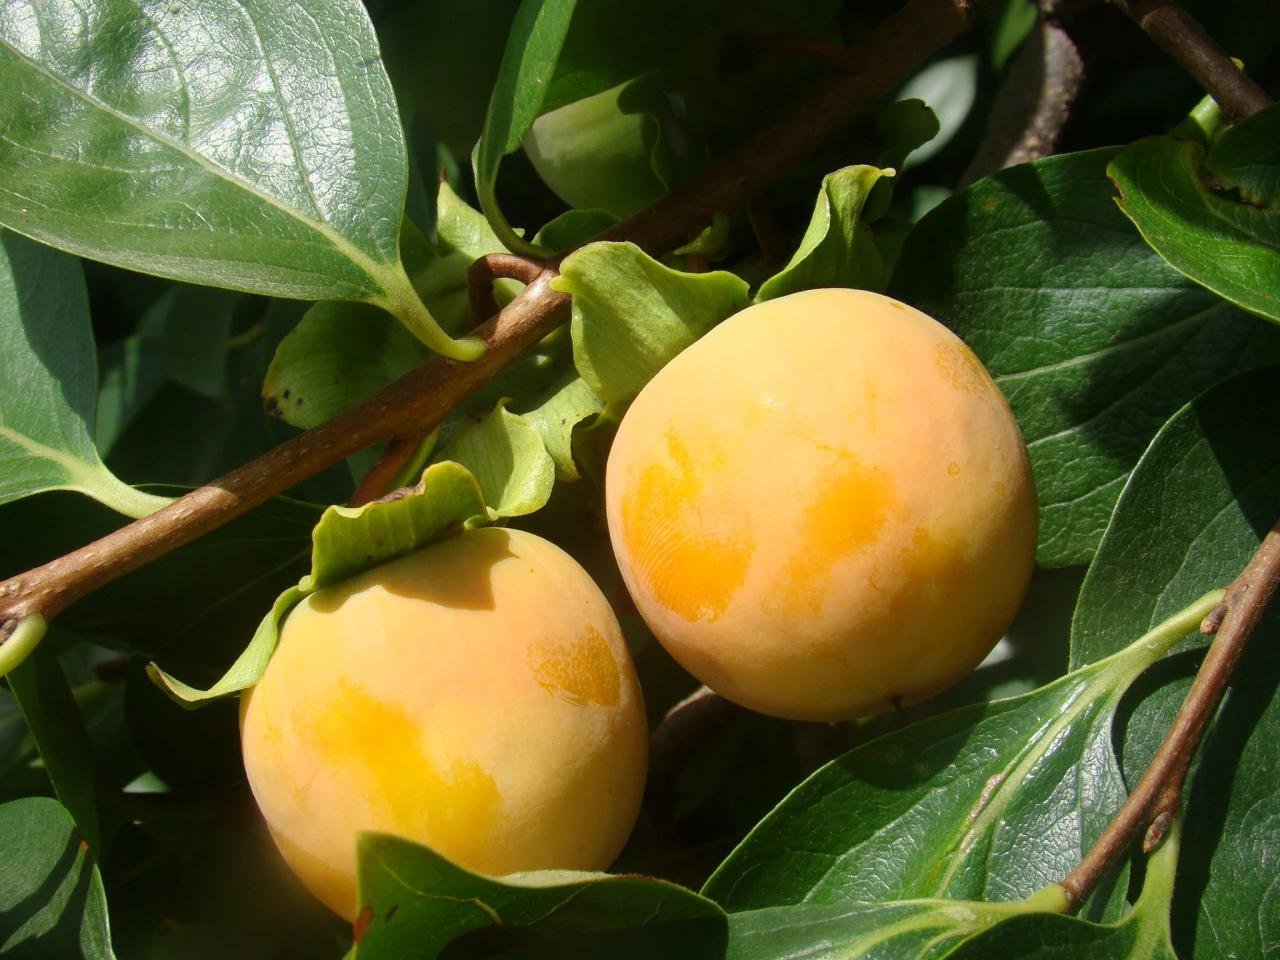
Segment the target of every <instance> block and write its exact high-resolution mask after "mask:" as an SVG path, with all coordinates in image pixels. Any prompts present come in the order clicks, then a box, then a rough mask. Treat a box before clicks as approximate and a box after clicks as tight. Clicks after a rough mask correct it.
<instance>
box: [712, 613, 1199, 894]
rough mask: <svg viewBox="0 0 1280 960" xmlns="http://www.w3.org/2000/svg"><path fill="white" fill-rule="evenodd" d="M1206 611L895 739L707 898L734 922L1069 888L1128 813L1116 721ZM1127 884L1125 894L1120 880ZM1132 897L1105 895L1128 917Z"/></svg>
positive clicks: (821, 786)
mask: <svg viewBox="0 0 1280 960" xmlns="http://www.w3.org/2000/svg"><path fill="white" fill-rule="evenodd" d="M1217 599H1218V596H1217V595H1210V596H1209V597H1208V598H1201V599H1200V600H1198V601H1196V602H1195V603H1193V604H1191V605H1189V606H1188V607H1187V608H1186V609H1185V610H1182V611H1179V612H1178V613H1177V614H1175V615H1174V616H1171V617H1170V618H1169V619H1168V620H1166V621H1164V622H1163V623H1161V624H1159V625H1157V626H1156V627H1155V628H1154V629H1152V630H1151V631H1149V632H1146V633H1144V634H1143V635H1141V636H1139V635H1137V634H1131V635H1130V636H1129V638H1128V639H1129V640H1130V641H1131V645H1130V646H1128V647H1126V648H1125V649H1124V650H1122V651H1120V652H1119V653H1117V654H1115V655H1114V656H1113V657H1111V658H1109V659H1107V660H1103V661H1100V662H1099V663H1096V664H1092V665H1090V666H1087V667H1083V668H1081V669H1079V670H1076V671H1075V672H1073V673H1070V674H1068V675H1067V676H1065V677H1063V678H1062V679H1060V680H1058V681H1055V682H1054V683H1051V684H1049V685H1048V686H1046V687H1042V688H1041V689H1039V690H1037V691H1035V692H1033V693H1029V694H1025V695H1023V696H1021V697H1015V698H1013V699H1010V700H1002V701H997V702H995V703H989V704H979V705H975V706H973V707H968V708H965V709H962V710H958V711H955V712H953V713H947V714H942V715H941V716H938V717H935V718H932V719H929V720H925V721H923V722H920V723H917V724H915V725H913V726H911V727H907V728H905V729H903V730H901V731H899V732H896V733H891V734H888V735H886V736H883V737H881V738H879V739H877V740H873V741H871V742H870V743H868V744H866V745H865V746H862V747H858V748H856V749H854V750H853V751H851V752H849V753H848V754H846V755H845V756H843V757H841V758H839V759H837V760H835V761H833V762H832V763H830V764H828V765H827V766H825V767H823V768H822V769H821V770H819V771H818V772H817V773H815V774H814V775H813V776H812V777H810V778H809V779H808V780H807V781H805V782H804V783H802V784H801V785H800V786H798V787H797V788H796V789H795V790H794V791H792V793H791V794H790V795H789V796H788V797H787V798H786V800H784V801H783V802H782V803H781V804H780V805H779V806H778V807H777V808H776V809H775V810H774V811H773V812H772V813H770V814H769V816H768V817H766V818H765V819H764V820H763V821H761V823H760V824H759V825H758V826H757V827H756V828H755V829H754V830H752V831H751V833H749V834H748V835H747V837H746V839H745V840H743V842H742V843H741V844H740V845H739V846H738V848H737V849H736V850H735V851H734V852H733V853H732V854H730V856H729V858H728V859H727V860H726V861H725V862H724V863H723V864H721V865H720V867H719V868H718V869H717V870H716V872H715V873H714V874H712V876H711V879H710V880H708V881H707V884H706V887H705V888H704V890H703V892H704V893H705V894H706V895H707V896H710V897H711V898H712V899H714V900H716V901H717V902H719V903H721V904H722V905H724V906H725V907H726V909H729V910H735V911H736V910H742V909H752V908H758V907H765V906H771V905H777V904H785V903H800V902H808V903H842V902H846V901H863V902H871V903H877V902H883V901H890V900H913V899H932V898H936V897H945V898H948V899H959V900H985V901H996V902H1010V901H1014V900H1018V899H1021V898H1024V897H1028V896H1030V895H1031V894H1033V893H1035V892H1036V891H1037V890H1039V889H1041V888H1042V887H1044V886H1045V885H1046V884H1050V883H1054V882H1056V881H1057V880H1059V879H1061V878H1062V877H1063V876H1065V875H1066V874H1067V873H1068V872H1069V871H1070V870H1071V869H1072V867H1074V866H1075V864H1076V863H1077V862H1078V861H1079V860H1080V858H1081V857H1082V856H1083V854H1084V852H1085V851H1086V850H1088V848H1089V847H1090V846H1091V845H1092V843H1093V841H1094V839H1095V838H1096V837H1097V836H1098V835H1099V834H1100V833H1101V831H1102V830H1103V829H1104V828H1105V827H1106V825H1107V823H1108V822H1109V820H1110V817H1111V815H1112V814H1113V813H1114V811H1115V810H1116V809H1117V808H1118V807H1119V805H1120V803H1121V802H1122V801H1123V799H1124V795H1125V790H1124V785H1123V783H1122V782H1121V779H1120V771H1119V769H1118V765H1117V762H1116V758H1115V755H1114V753H1113V751H1112V746H1111V738H1112V731H1111V727H1112V718H1113V716H1114V714H1115V711H1116V707H1117V705H1118V703H1119V701H1120V698H1121V697H1122V696H1123V694H1124V693H1125V691H1126V690H1127V689H1128V688H1129V686H1130V685H1131V684H1132V683H1133V682H1134V680H1135V679H1136V678H1137V677H1138V676H1139V675H1141V674H1142V673H1143V672H1144V671H1145V670H1146V669H1147V668H1148V667H1149V666H1150V665H1151V664H1152V663H1154V662H1155V661H1156V660H1158V659H1159V658H1160V657H1161V656H1163V655H1164V653H1166V652H1167V651H1168V649H1169V648H1170V647H1171V646H1172V645H1173V644H1175V643H1176V642H1177V641H1178V640H1180V639H1181V638H1182V637H1183V636H1185V635H1186V634H1187V632H1188V631H1190V630H1193V629H1195V628H1196V626H1198V624H1199V622H1200V619H1201V618H1202V617H1203V616H1204V615H1205V614H1206V613H1207V612H1208V611H1209V610H1210V609H1212V607H1213V605H1214V604H1215V603H1216V602H1217ZM1113 879H1114V878H1113ZM1123 894H1124V884H1123V883H1119V884H1116V886H1115V887H1114V888H1113V889H1106V888H1105V887H1104V888H1103V889H1102V890H1101V891H1100V892H1099V893H1098V894H1095V898H1094V901H1093V906H1092V908H1091V910H1090V914H1091V915H1097V916H1100V917H1107V918H1110V917H1114V916H1116V915H1118V911H1119V909H1120V908H1121V907H1122V906H1123Z"/></svg>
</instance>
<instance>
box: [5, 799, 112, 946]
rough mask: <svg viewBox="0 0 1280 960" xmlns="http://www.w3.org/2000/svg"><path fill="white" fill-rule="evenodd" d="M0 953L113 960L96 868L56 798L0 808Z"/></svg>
mask: <svg viewBox="0 0 1280 960" xmlns="http://www.w3.org/2000/svg"><path fill="white" fill-rule="evenodd" d="M0 848H3V850H4V856H3V857H0V918H3V924H0V954H2V955H3V956H4V957H5V958H6V960H51V958H54V957H57V958H58V960H63V958H65V960H74V958H82V960H115V953H114V952H113V951H112V949H111V931H110V928H109V926H108V922H107V898H106V894H105V892H104V891H103V888H102V878H101V877H100V876H99V875H98V868H97V866H95V865H94V863H93V860H92V859H91V858H90V857H89V855H88V853H87V852H86V851H85V849H84V847H83V846H82V845H81V841H80V838H79V837H78V836H77V835H76V831H75V824H74V823H73V822H72V820H71V817H70V816H69V815H68V814H67V811H66V810H64V809H63V807H62V805H61V804H59V803H58V802H57V801H56V800H49V799H47V798H45V797H31V798H27V799H24V800H15V801H13V802H12V803H6V804H3V805H0Z"/></svg>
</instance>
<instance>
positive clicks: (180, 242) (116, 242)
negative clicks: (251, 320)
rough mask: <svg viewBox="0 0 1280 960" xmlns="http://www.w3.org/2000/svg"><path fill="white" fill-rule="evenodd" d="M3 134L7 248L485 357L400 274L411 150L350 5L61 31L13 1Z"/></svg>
mask: <svg viewBox="0 0 1280 960" xmlns="http://www.w3.org/2000/svg"><path fill="white" fill-rule="evenodd" d="M104 38H109V39H110V42H104ZM135 70H136V71H137V74H136V75H135V73H134V71H135ZM0 115H3V116H5V117H7V118H10V119H9V122H8V123H7V126H6V136H5V139H4V140H3V141H2V142H0V184H2V185H0V223H4V224H5V225H7V226H9V227H11V228H13V229H14V230H17V231H19V232H21V233H25V234H26V235H28V236H30V237H33V238H34V239H37V240H40V241H42V242H44V243H48V244H51V245H53V246H57V247H61V248H63V249H66V250H70V251H72V252H73V253H78V254H80V255H82V256H86V257H91V258H93V259H97V260H103V261H106V262H108V263H112V264H115V265H117V266H122V267H127V268H130V269H134V270H139V271H142V272H145V273H154V274H158V275H160V276H165V277H170V278H173V279H178V280H187V281H191V282H194V283H205V284H211V285H216V286H222V287H228V288H232V289H236V290H245V291H249V292H254V293H264V294H270V295H274V296H284V297H295V298H299V299H322V298H324V299H353V300H364V301H366V302H369V303H373V304H375V305H377V306H380V307H383V308H385V309H386V310H388V311H389V312H391V313H393V314H395V315H396V316H397V317H398V318H399V319H400V320H401V321H402V322H403V323H405V324H406V326H408V327H409V328H410V329H411V330H413V332H414V334H415V335H416V336H418V337H419V338H420V339H422V340H423V342H424V343H426V344H427V345H428V346H430V347H432V348H433V349H436V350H439V351H440V352H442V353H446V354H448V355H450V356H455V357H459V358H463V357H471V356H474V355H475V354H476V352H477V351H476V348H475V344H473V343H470V342H466V343H457V342H454V341H450V340H449V339H448V338H447V337H446V336H445V335H444V334H443V332H442V331H441V330H440V328H439V327H438V326H437V324H436V323H435V320H434V319H433V318H432V317H431V315H430V313H429V312H428V311H427V310H426V308H425V307H423V305H422V303H421V302H420V301H419V300H418V298H417V297H416V296H415V295H414V292H413V289H412V287H411V285H410V283H409V280H408V277H407V276H406V274H405V271H404V268H403V267H402V266H401V264H400V255H399V246H398V241H399V227H400V221H401V218H402V215H403V206H404V197H405V190H406V187H407V167H406V159H405V146H404V139H403V135H402V133H401V129H400V121H399V116H398V114H397V112H396V103H395V98H394V96H393V94H392V91H391V85H390V83H389V82H388V81H387V77H386V73H385V71H384V70H383V68H382V63H381V60H380V59H379V56H378V46H377V41H376V39H375V37H374V34H373V29H372V27H371V26H370V24H369V20H368V17H367V16H366V14H365V12H364V9H363V7H362V6H360V5H359V4H352V3H347V2H343V0H315V2H310V3H308V4H306V5H305V6H303V5H300V4H298V3H297V2H295V0H245V2H242V3H238V4H235V5H232V6H228V5H226V4H221V3H217V2H214V0H186V2H183V3H178V4H169V5H167V6H161V7H158V8H155V9H151V8H144V7H142V6H139V5H138V4H137V3H135V2H133V0H92V2H88V3H84V4H80V5H78V6H77V7H76V8H75V11H74V15H70V16H68V15H65V12H62V13H60V12H59V10H58V9H57V8H56V7H55V6H53V5H50V4H43V3H40V4H37V3H31V2H30V0H5V2H3V3H0Z"/></svg>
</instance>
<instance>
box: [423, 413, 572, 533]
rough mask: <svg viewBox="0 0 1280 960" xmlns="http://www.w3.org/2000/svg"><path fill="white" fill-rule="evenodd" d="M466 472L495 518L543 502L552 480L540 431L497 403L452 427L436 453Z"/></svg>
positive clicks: (553, 468) (551, 463) (553, 473)
mask: <svg viewBox="0 0 1280 960" xmlns="http://www.w3.org/2000/svg"><path fill="white" fill-rule="evenodd" d="M436 459H437V460H445V461H449V460H452V461H454V462H455V463H460V464H462V466H464V467H466V468H467V470H469V471H470V472H471V475H472V476H473V477H475V481H476V483H477V484H479V486H480V492H481V494H482V495H483V497H484V502H485V505H486V506H487V507H488V508H489V510H490V513H491V515H493V516H495V517H518V516H522V515H523V514H526V513H533V512H534V511H535V510H538V509H539V508H541V507H542V506H543V504H545V503H546V502H547V498H548V497H550V496H551V487H552V485H553V484H554V483H555V479H556V466H555V462H554V461H553V460H552V459H551V454H550V453H548V452H547V448H546V446H545V445H544V444H543V441H542V435H541V434H540V433H539V432H538V430H537V428H536V427H534V425H533V424H532V423H531V422H529V421H528V420H527V419H526V418H524V417H522V416H518V415H517V414H514V413H512V412H511V411H509V410H508V409H507V408H506V404H504V403H499V404H498V405H497V406H496V407H494V408H493V409H492V410H491V411H489V412H488V413H487V414H485V415H484V416H482V417H480V418H478V419H472V418H468V419H466V420H464V421H463V422H462V423H461V424H459V425H458V427H457V428H456V429H455V431H454V433H453V435H452V436H450V437H449V440H448V442H447V443H445V444H444V445H443V447H441V449H440V452H439V453H438V454H437V455H436Z"/></svg>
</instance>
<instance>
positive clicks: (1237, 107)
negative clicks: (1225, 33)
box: [1114, 0, 1271, 123]
mask: <svg viewBox="0 0 1280 960" xmlns="http://www.w3.org/2000/svg"><path fill="white" fill-rule="evenodd" d="M1114 2H1115V4H1116V6H1118V7H1119V8H1120V9H1121V10H1123V11H1124V12H1125V13H1126V14H1127V15H1128V16H1129V17H1130V18H1131V19H1132V20H1133V21H1134V22H1135V23H1136V24H1138V26H1140V27H1141V28H1142V29H1143V30H1144V31H1146V33H1147V36H1149V37H1151V39H1152V40H1154V41H1155V42H1156V44H1157V45H1158V46H1159V47H1160V49H1161V50H1163V51H1164V52H1165V53H1167V54H1168V55H1169V56H1170V57H1171V58H1172V59H1173V60H1175V61H1176V62H1177V63H1178V64H1179V65H1180V66H1181V67H1182V68H1183V69H1184V70H1186V71H1187V73H1189V74H1191V76H1192V77H1193V78H1195V81H1196V82H1197V83H1198V84H1200V86H1201V87H1203V88H1204V90H1205V92H1206V93H1208V94H1209V95H1210V96H1211V97H1213V99H1214V100H1216V101H1217V103H1218V106H1219V107H1221V108H1222V112H1223V113H1224V114H1225V115H1226V117H1227V119H1228V120H1230V121H1231V122H1232V123H1239V122H1240V121H1241V120H1245V119H1247V118H1249V117H1251V116H1253V115H1254V114H1255V113H1257V112H1258V111H1260V110H1263V109H1265V108H1266V107H1268V106H1270V105H1271V98H1270V97H1269V96H1267V92H1266V91H1265V90H1263V89H1262V87H1260V86H1259V85H1258V84H1257V83H1256V82H1254V80H1253V79H1252V78H1250V77H1249V75H1248V74H1246V73H1245V72H1244V71H1243V70H1241V69H1240V68H1239V67H1237V66H1236V65H1235V62H1234V61H1233V60H1232V59H1231V58H1230V57H1229V56H1227V54H1226V53H1225V52H1224V51H1223V49H1222V48H1221V47H1220V46H1218V43H1217V41H1216V40H1214V39H1213V37H1211V36H1210V35H1209V33H1208V31H1206V30H1205V28H1204V27H1203V26H1202V25H1201V24H1200V21H1199V20H1197V19H1196V18H1195V17H1193V16H1192V15H1191V14H1190V13H1188V12H1187V11H1186V10H1185V9H1184V8H1183V7H1182V5H1181V4H1179V3H1176V2H1175V0H1114Z"/></svg>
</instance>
